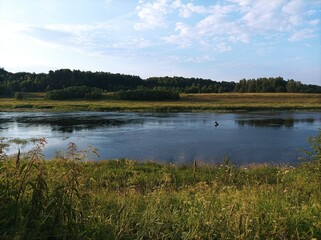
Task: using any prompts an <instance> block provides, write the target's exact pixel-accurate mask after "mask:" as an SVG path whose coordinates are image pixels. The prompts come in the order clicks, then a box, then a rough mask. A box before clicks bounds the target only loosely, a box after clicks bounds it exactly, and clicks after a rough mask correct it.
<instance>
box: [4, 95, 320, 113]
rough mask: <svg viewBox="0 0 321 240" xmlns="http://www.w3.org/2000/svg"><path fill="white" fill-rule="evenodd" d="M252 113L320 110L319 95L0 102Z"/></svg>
mask: <svg viewBox="0 0 321 240" xmlns="http://www.w3.org/2000/svg"><path fill="white" fill-rule="evenodd" d="M255 110H310V111H320V110H321V94H301V93H297V94H293V93H255V94H253V93H222V94H181V100H179V101H160V102H157V101H124V100H115V99H113V97H112V94H105V95H104V96H103V99H101V100H87V101H84V100H68V101H52V100H45V99H44V94H43V93H29V94H26V99H24V100H22V101H18V100H16V99H14V98H2V99H0V111H140V112H141V111H143V112H194V111H195V112H206V111H223V112H224V111H255Z"/></svg>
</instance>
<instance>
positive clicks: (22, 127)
mask: <svg viewBox="0 0 321 240" xmlns="http://www.w3.org/2000/svg"><path fill="white" fill-rule="evenodd" d="M214 122H218V124H219V125H218V126H217V127H215V125H214ZM320 128H321V114H320V113H318V112H250V113H119V112H111V113H110V112H108V113H103V112H67V113H53V112H27V113H26V112H24V113H11V112H2V113H0V137H6V138H10V139H13V138H37V137H45V138H46V140H47V142H48V144H47V146H46V148H45V150H44V153H45V156H46V157H47V158H51V157H53V156H54V155H55V153H56V152H57V151H58V150H65V149H66V147H67V145H68V143H69V142H74V143H76V144H77V145H78V147H79V148H80V149H87V146H88V145H91V146H93V147H96V148H98V149H99V153H100V158H99V159H110V158H130V159H136V160H142V161H146V160H156V161H166V162H174V163H190V162H192V161H193V160H199V161H204V162H212V163H214V162H222V161H223V159H224V157H225V156H229V158H230V159H231V161H232V162H234V163H236V164H239V165H242V164H248V163H265V162H268V163H290V164H295V163H297V158H298V156H299V155H300V151H299V149H303V148H308V143H307V141H306V139H307V137H308V136H313V135H316V134H317V133H318V129H320ZM11 151H16V150H11Z"/></svg>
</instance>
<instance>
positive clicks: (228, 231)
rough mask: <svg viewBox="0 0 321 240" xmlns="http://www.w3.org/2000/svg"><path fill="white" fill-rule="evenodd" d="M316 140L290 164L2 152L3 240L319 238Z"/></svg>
mask: <svg viewBox="0 0 321 240" xmlns="http://www.w3.org/2000/svg"><path fill="white" fill-rule="evenodd" d="M320 136H321V133H320V135H319V136H318V137H315V138H313V139H312V140H311V141H312V146H314V147H315V149H316V152H313V153H312V152H311V154H310V157H312V159H311V160H310V161H307V162H305V163H303V164H301V165H300V166H296V167H291V166H272V165H251V166H247V167H236V166H234V165H232V164H230V163H229V162H228V161H226V162H224V163H223V164H220V165H209V164H201V163H197V164H196V165H193V166H188V165H175V164H158V163H154V162H146V163H138V162H135V161H132V160H128V159H121V160H109V161H99V162H93V161H83V160H85V159H87V158H88V156H87V152H83V151H79V150H78V149H77V146H76V145H75V144H73V143H70V145H69V148H68V151H67V152H66V153H63V154H60V155H59V156H57V158H56V159H53V160H50V161H48V160H47V161H45V160H43V157H42V153H41V149H42V148H43V146H44V144H45V140H44V139H41V140H40V141H39V142H38V143H37V145H36V147H35V148H34V150H33V151H32V152H31V153H29V155H28V156H23V155H22V154H21V155H20V154H17V156H14V157H8V156H5V155H4V154H3V153H2V157H3V158H2V159H3V160H1V162H0V197H1V201H0V238H3V239H47V238H50V239H313V238H320V237H321V184H320V176H321V171H320V168H319V166H320V163H321V155H320V152H318V149H320V146H321V141H320V138H321V137H320ZM87 160H88V159H87Z"/></svg>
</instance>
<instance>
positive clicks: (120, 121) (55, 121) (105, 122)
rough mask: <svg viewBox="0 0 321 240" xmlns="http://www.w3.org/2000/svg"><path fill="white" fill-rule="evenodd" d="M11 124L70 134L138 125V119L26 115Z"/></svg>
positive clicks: (4, 120) (74, 115)
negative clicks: (132, 124) (43, 127)
mask: <svg viewBox="0 0 321 240" xmlns="http://www.w3.org/2000/svg"><path fill="white" fill-rule="evenodd" d="M11 121H12V122H15V123H17V124H18V127H20V128H22V127H24V128H28V127H35V126H45V127H46V126H47V127H50V128H51V131H60V132H66V133H72V132H74V131H80V130H84V129H86V130H94V129H98V128H105V127H120V126H123V125H126V124H131V123H138V122H139V120H138V119H131V118H122V117H120V116H118V115H116V114H113V115H110V116H109V115H92V114H83V115H80V114H78V113H74V114H67V113H64V114H52V115H50V114H49V115H48V114H44V115H28V116H16V117H14V118H12V119H11ZM1 122H3V123H7V124H8V119H0V128H1Z"/></svg>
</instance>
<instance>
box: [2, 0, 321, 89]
mask: <svg viewBox="0 0 321 240" xmlns="http://www.w3.org/2000/svg"><path fill="white" fill-rule="evenodd" d="M0 67H3V68H5V69H6V70H8V71H12V72H18V71H30V72H48V71H49V70H55V69H60V68H70V69H80V70H86V71H87V70H88V71H107V72H113V73H116V72H119V73H126V74H133V75H139V76H141V77H142V78H147V77H152V76H184V77H201V78H209V79H213V80H216V81H239V80H240V79H242V78H258V77H277V76H282V77H284V78H285V79H295V80H298V81H301V82H303V83H309V84H318V85H321V0H212V1H210V0H204V1H196V0H195V1H191V0H190V1H187V0H186V1H185V0H139V1H135V0H28V1H26V0H10V1H7V0H0Z"/></svg>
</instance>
